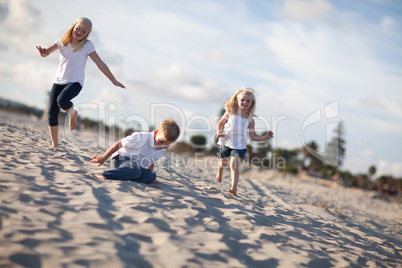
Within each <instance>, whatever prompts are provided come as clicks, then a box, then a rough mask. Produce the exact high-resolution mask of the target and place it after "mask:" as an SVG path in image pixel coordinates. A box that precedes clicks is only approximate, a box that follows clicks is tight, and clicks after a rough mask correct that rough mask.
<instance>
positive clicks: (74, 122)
mask: <svg viewBox="0 0 402 268" xmlns="http://www.w3.org/2000/svg"><path fill="white" fill-rule="evenodd" d="M77 122H78V111H75V110H74V114H73V115H70V126H69V127H70V130H73V129H74V128H76V127H77Z"/></svg>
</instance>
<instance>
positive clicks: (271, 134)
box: [266, 131, 274, 139]
mask: <svg viewBox="0 0 402 268" xmlns="http://www.w3.org/2000/svg"><path fill="white" fill-rule="evenodd" d="M266 136H267V138H268V139H271V138H273V137H274V133H273V132H272V131H268V132H267V134H266Z"/></svg>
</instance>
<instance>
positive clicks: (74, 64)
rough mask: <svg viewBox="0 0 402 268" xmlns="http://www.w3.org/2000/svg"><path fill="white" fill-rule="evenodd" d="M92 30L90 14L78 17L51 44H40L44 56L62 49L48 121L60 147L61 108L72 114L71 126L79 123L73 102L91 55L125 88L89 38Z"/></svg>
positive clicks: (39, 47)
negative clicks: (59, 120)
mask: <svg viewBox="0 0 402 268" xmlns="http://www.w3.org/2000/svg"><path fill="white" fill-rule="evenodd" d="M91 31H92V22H91V21H90V20H89V19H88V18H84V17H82V18H78V19H77V20H75V21H74V23H73V24H72V25H71V26H70V28H68V30H67V31H66V33H65V34H64V35H63V36H62V37H61V38H60V39H58V40H56V41H55V42H54V43H53V44H52V45H51V46H50V47H48V48H42V47H41V46H36V48H37V49H38V51H39V54H40V55H41V56H42V57H47V56H49V55H50V54H52V53H53V52H55V51H56V50H59V65H58V67H57V71H56V75H55V77H54V80H53V86H52V90H51V92H50V101H49V110H48V123H49V131H50V137H51V139H52V146H53V147H58V133H59V122H58V117H59V112H60V108H61V109H63V110H65V111H66V112H67V113H68V115H69V129H70V130H73V129H74V128H76V127H77V120H78V111H77V110H75V109H74V104H73V103H72V102H71V100H72V99H73V98H75V97H76V96H77V95H78V94H79V93H80V91H81V89H82V87H83V86H84V79H85V66H86V62H87V58H88V56H89V57H90V58H91V59H92V60H93V61H94V62H95V64H96V66H98V68H99V69H100V70H101V71H102V73H103V74H104V75H105V76H106V77H107V78H109V80H110V81H111V82H112V83H113V85H115V86H118V87H121V88H125V87H124V85H123V84H121V83H120V82H119V81H117V80H116V78H115V77H114V76H113V74H112V72H111V71H110V70H109V67H108V66H107V65H106V64H105V63H104V62H103V61H102V60H101V58H100V57H99V55H98V54H97V53H96V50H95V46H94V45H93V43H92V42H91V41H90V40H88V36H89V34H90V32H91Z"/></svg>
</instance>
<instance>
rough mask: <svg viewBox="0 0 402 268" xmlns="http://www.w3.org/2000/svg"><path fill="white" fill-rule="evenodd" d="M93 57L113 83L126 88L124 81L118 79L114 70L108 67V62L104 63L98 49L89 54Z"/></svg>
mask: <svg viewBox="0 0 402 268" xmlns="http://www.w3.org/2000/svg"><path fill="white" fill-rule="evenodd" d="M89 56H90V57H91V59H92V60H93V61H94V62H95V64H96V66H98V68H99V70H101V71H102V73H103V74H104V75H106V77H107V78H109V80H110V81H111V82H112V83H113V85H115V86H118V87H121V88H126V87H125V86H124V85H123V84H122V83H120V82H119V81H117V80H116V78H115V77H114V75H113V74H112V72H111V71H110V69H109V67H107V65H106V63H104V62H103V61H102V60H101V58H100V57H99V55H98V53H96V51H93V52H92V53H91V54H89Z"/></svg>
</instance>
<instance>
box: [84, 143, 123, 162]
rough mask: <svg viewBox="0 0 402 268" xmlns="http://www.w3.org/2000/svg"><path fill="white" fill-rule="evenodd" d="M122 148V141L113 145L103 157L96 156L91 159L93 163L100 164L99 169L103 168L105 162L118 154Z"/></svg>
mask: <svg viewBox="0 0 402 268" xmlns="http://www.w3.org/2000/svg"><path fill="white" fill-rule="evenodd" d="M121 147H122V145H121V141H118V142H116V143H115V144H113V145H112V146H111V147H110V148H109V149H108V150H107V151H106V152H105V153H104V154H103V155H97V154H94V155H93V156H92V157H91V159H92V160H91V161H90V162H91V163H98V167H99V166H101V165H102V164H103V163H105V161H106V160H107V159H108V158H109V157H110V156H111V155H112V154H114V153H115V152H117V151H118V150H119V149H120V148H121Z"/></svg>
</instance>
